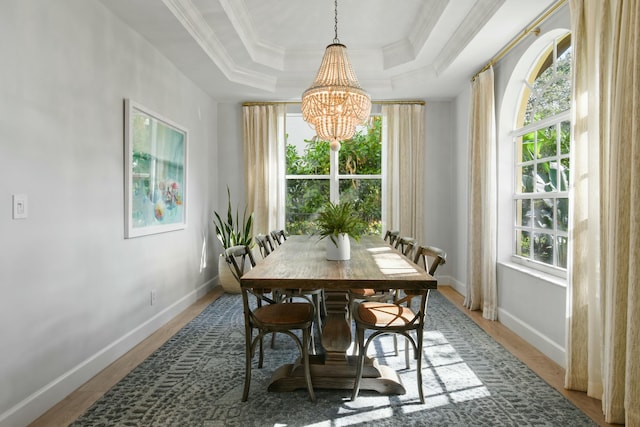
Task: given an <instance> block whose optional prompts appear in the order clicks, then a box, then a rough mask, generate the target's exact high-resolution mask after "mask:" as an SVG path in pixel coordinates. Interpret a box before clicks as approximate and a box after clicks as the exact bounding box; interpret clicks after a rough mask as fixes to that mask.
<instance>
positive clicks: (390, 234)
mask: <svg viewBox="0 0 640 427" xmlns="http://www.w3.org/2000/svg"><path fill="white" fill-rule="evenodd" d="M398 237H400V231H399V230H387V231H386V232H385V233H384V238H383V239H384V241H385V242H387V243H389V244H390V245H391V246H395V243H396V240H397V239H398Z"/></svg>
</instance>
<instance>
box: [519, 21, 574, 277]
mask: <svg viewBox="0 0 640 427" xmlns="http://www.w3.org/2000/svg"><path fill="white" fill-rule="evenodd" d="M567 37H569V48H570V49H572V44H571V40H570V37H571V33H570V32H567V33H565V34H564V35H560V36H558V37H554V39H553V40H552V41H550V43H549V44H547V45H545V47H544V48H543V49H541V50H540V53H539V55H538V57H537V59H535V60H534V61H533V62H532V63H531V65H530V67H529V72H528V73H527V74H526V75H527V76H529V77H528V78H525V79H523V82H522V88H521V91H520V93H519V95H518V102H517V103H516V105H518V107H517V110H516V111H515V113H516V116H517V117H518V118H519V120H516V122H515V123H514V128H512V130H511V131H510V132H509V137H510V139H511V144H512V147H513V162H512V167H513V169H512V186H513V187H512V188H513V190H512V196H511V206H512V215H511V220H512V223H511V224H512V225H511V256H510V259H511V261H512V262H514V263H516V264H519V265H523V266H526V267H528V268H531V269H533V270H536V271H540V272H543V273H547V274H551V275H553V276H556V277H560V278H564V279H566V278H567V268H565V267H561V266H559V265H558V256H559V250H558V248H559V245H558V238H564V239H566V240H565V241H566V245H568V240H569V230H568V227H567V230H566V231H565V230H559V229H558V220H557V218H556V215H557V206H558V200H562V199H567V200H568V201H569V203H568V204H570V199H569V188H566V189H565V190H564V191H563V190H561V188H559V187H557V188H556V190H554V191H549V192H538V191H533V192H522V191H521V182H522V178H521V175H520V174H519V172H518V168H521V167H523V166H525V165H533V166H534V170H535V168H536V166H537V165H538V164H543V163H547V162H554V161H555V162H557V163H558V164H561V161H562V160H563V159H569V158H570V154H571V148H572V147H571V146H570V149H569V151H568V152H567V153H562V152H561V150H560V145H559V144H560V133H559V132H556V135H557V137H556V138H557V139H556V143H557V144H558V145H557V147H556V153H555V155H554V156H547V157H544V158H534V159H531V160H528V161H523V159H522V151H521V146H522V137H523V136H525V135H528V134H530V133H534V132H537V131H539V130H543V129H547V128H550V127H552V126H556V128H557V130H560V129H561V128H562V124H563V123H565V122H568V123H569V127H570V128H571V109H570V108H569V109H567V110H565V111H562V112H560V113H556V114H553V115H551V116H548V117H545V118H544V119H542V120H539V121H533V122H532V123H529V124H526V125H523V126H521V127H516V126H517V125H518V124H522V123H524V116H525V111H526V108H527V104H528V101H529V98H530V96H531V89H532V87H533V84H534V83H533V82H534V81H535V79H537V77H538V76H539V75H541V74H542V72H543V71H541V70H542V69H543V66H544V64H545V63H546V62H547V61H548V60H549V56H550V55H553V59H552V61H551V64H550V66H553V67H555V66H556V64H557V59H558V55H557V53H558V45H559V44H561V43H563V42H564V41H565V40H566V38H567ZM564 51H565V50H563V54H564ZM554 73H555V71H554ZM529 78H531V79H532V80H529ZM569 78H571V76H569ZM570 138H571V136H570ZM570 140H571V139H570ZM558 179H560V177H559V176H558ZM557 184H558V181H557V182H556V185H557ZM541 199H553V201H554V203H553V209H554V220H553V228H551V229H550V228H542V227H536V226H535V222H534V221H533V219H532V220H531V221H530V222H529V225H525V224H520V225H519V224H518V222H519V221H518V218H519V215H522V212H521V211H519V210H518V209H517V208H516V206H517V203H518V201H520V200H531V201H532V203H534V202H535V201H536V200H541ZM532 208H533V206H531V208H530V209H532ZM523 231H526V232H530V233H531V236H533V233H544V234H549V235H551V236H552V238H553V240H554V250H553V261H552V262H553V264H548V263H546V262H544V261H538V260H536V259H535V253H534V250H533V248H532V247H530V250H529V254H528V256H523V255H521V254H519V253H518V246H519V242H520V238H519V233H520V232H523ZM531 246H532V245H531ZM567 267H568V265H567Z"/></svg>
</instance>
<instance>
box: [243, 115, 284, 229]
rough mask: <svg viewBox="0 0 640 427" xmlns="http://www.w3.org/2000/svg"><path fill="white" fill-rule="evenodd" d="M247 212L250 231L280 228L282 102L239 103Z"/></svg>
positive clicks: (282, 214)
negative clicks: (251, 217) (251, 224)
mask: <svg viewBox="0 0 640 427" xmlns="http://www.w3.org/2000/svg"><path fill="white" fill-rule="evenodd" d="M242 112H243V116H244V132H243V133H244V164H245V187H246V194H247V212H253V213H254V223H253V232H254V234H256V233H263V234H266V233H269V231H270V230H276V229H278V230H279V229H283V228H284V206H285V195H284V186H283V185H280V180H284V168H285V165H284V161H285V160H284V147H285V141H284V139H285V120H286V105H285V104H275V103H274V104H267V105H250V106H243V107H242Z"/></svg>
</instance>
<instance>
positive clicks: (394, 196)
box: [382, 104, 425, 244]
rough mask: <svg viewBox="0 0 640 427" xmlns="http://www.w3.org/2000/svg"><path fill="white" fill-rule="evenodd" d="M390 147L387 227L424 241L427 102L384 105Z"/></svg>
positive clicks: (385, 194)
mask: <svg viewBox="0 0 640 427" xmlns="http://www.w3.org/2000/svg"><path fill="white" fill-rule="evenodd" d="M382 117H383V121H384V126H383V128H384V129H385V130H386V132H385V134H384V135H383V145H384V146H386V149H385V151H384V154H383V158H385V157H386V161H385V164H386V167H387V170H386V177H385V179H384V189H383V192H382V194H383V200H382V206H383V209H384V212H383V227H384V228H385V229H387V230H391V229H393V230H399V231H400V235H401V236H410V237H413V238H414V239H416V241H417V242H418V244H425V243H423V242H424V238H425V236H424V213H423V210H424V179H425V178H424V176H425V175H424V144H425V139H424V120H425V118H424V105H421V104H385V105H383V106H382Z"/></svg>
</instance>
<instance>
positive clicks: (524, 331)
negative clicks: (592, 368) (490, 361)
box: [438, 276, 566, 368]
mask: <svg viewBox="0 0 640 427" xmlns="http://www.w3.org/2000/svg"><path fill="white" fill-rule="evenodd" d="M438 285H439V286H451V287H452V288H453V289H455V290H456V291H457V292H458V293H460V294H461V295H463V296H464V295H466V292H467V286H466V285H465V284H464V283H462V282H459V281H457V280H456V279H455V278H453V277H450V276H438ZM498 321H499V322H500V323H502V324H503V325H504V326H506V327H507V328H509V329H510V330H511V331H513V332H514V333H516V334H517V335H518V336H519V337H521V338H522V339H524V340H525V341H527V342H528V343H529V344H531V345H532V346H534V347H535V348H537V349H538V350H540V351H541V352H542V353H544V355H545V356H547V357H548V358H549V359H551V360H553V361H554V362H556V363H557V364H558V365H560V366H562V367H563V368H564V367H565V364H566V361H565V349H564V348H563V347H562V346H560V345H558V344H557V343H555V342H554V341H552V340H551V339H549V338H548V337H547V336H546V335H543V334H541V333H540V332H538V331H537V330H536V329H534V328H533V327H532V326H531V325H529V324H527V323H526V322H523V321H522V320H520V319H519V318H518V317H516V316H514V315H512V314H511V313H509V312H508V311H506V310H504V309H502V308H500V307H498Z"/></svg>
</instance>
